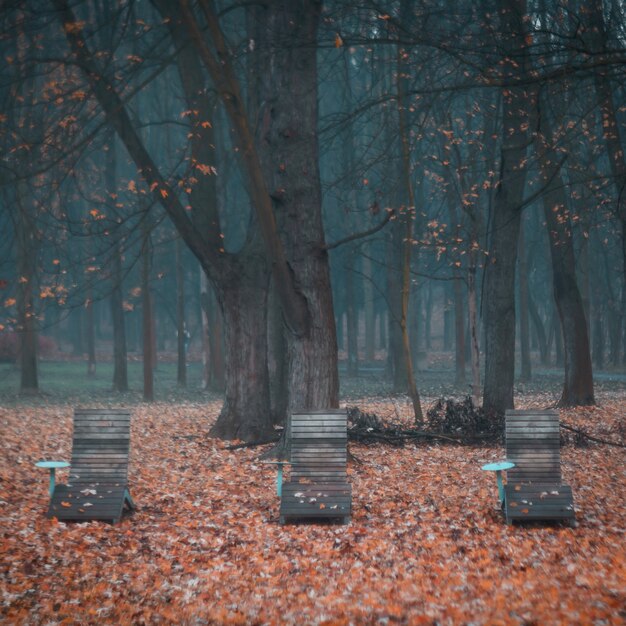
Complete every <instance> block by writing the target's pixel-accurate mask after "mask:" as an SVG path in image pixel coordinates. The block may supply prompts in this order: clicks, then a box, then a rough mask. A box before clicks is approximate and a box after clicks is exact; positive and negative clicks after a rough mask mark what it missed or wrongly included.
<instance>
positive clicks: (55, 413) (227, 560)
mask: <svg viewBox="0 0 626 626" xmlns="http://www.w3.org/2000/svg"><path fill="white" fill-rule="evenodd" d="M360 386H361V385H360V384H357V383H354V389H353V391H354V395H353V396H352V397H350V398H348V399H347V402H345V404H349V405H355V404H356V405H358V406H359V407H360V408H361V409H362V410H364V411H370V412H375V413H377V414H378V415H380V416H382V417H384V418H385V419H387V420H389V421H393V422H396V423H397V422H404V423H408V422H409V421H410V418H409V414H408V411H409V406H408V404H407V403H406V401H405V400H403V399H398V398H395V399H394V398H390V397H386V396H380V397H377V398H376V397H371V396H370V397H361V398H359V397H358V396H357V392H358V391H359V388H360ZM552 395H553V393H552V392H550V393H546V392H541V393H540V392H538V391H534V392H533V391H532V390H530V391H527V392H526V394H525V395H523V396H520V395H519V394H518V397H517V400H516V401H517V405H518V407H520V408H524V407H536V406H542V407H543V406H546V405H547V404H549V403H550V402H551V401H552V399H553V398H552ZM436 397H437V396H436V395H432V396H426V397H424V405H425V407H427V406H429V405H430V404H431V403H432V402H433V401H434V400H435V399H436ZM597 399H598V406H596V407H592V408H584V409H582V408H581V409H575V410H567V411H561V419H562V421H563V422H566V423H567V424H569V425H571V426H575V427H577V428H584V429H586V431H587V432H588V433H589V434H591V435H594V436H596V437H599V438H603V439H610V440H613V441H617V442H621V443H622V444H624V443H625V442H626V389H625V388H624V386H623V385H616V386H612V387H611V388H610V389H600V390H599V391H598V398H597ZM72 401H74V400H73V399H68V400H67V401H60V399H59V398H50V397H48V398H44V399H39V400H37V401H29V402H28V403H17V402H16V403H10V406H8V405H7V404H6V403H5V404H4V407H3V408H0V432H1V433H2V439H3V445H2V449H1V451H0V460H1V464H0V623H7V624H46V625H53V624H77V625H78V624H80V625H84V624H190V625H191V624H298V625H304V624H328V625H330V624H335V625H341V624H355V625H358V624H394V623H398V624H469V623H472V624H542V625H543V624H564V623H565V624H624V623H626V609H625V607H626V553H625V552H626V548H625V542H624V536H625V532H624V531H625V530H626V529H625V525H626V524H625V518H624V513H625V511H626V507H625V504H626V477H625V474H624V467H625V465H624V461H625V454H624V453H625V450H624V448H623V447H622V448H620V447H616V446H609V445H604V444H598V443H593V442H591V443H589V444H588V445H587V446H586V447H577V446H575V445H574V443H573V441H572V440H571V439H570V441H569V442H567V443H565V444H564V445H563V447H562V467H563V479H564V482H566V483H568V484H570V485H571V486H572V489H573V492H574V498H575V506H576V517H577V522H578V525H577V526H576V527H574V528H571V527H569V526H563V525H559V524H549V523H547V524H543V523H535V524H529V525H517V524H516V525H514V526H507V525H506V524H505V522H504V520H503V517H502V514H501V512H500V510H499V507H498V501H497V490H496V485H495V480H494V477H493V475H492V474H491V473H487V472H482V471H481V470H480V467H481V465H482V464H483V463H485V462H488V461H493V460H497V459H501V458H502V457H503V455H504V451H503V449H502V447H501V446H496V445H494V446H461V445H441V444H433V443H432V442H429V443H418V444H412V443H411V444H407V445H405V446H404V447H399V448H394V447H389V446H382V445H371V446H365V445H357V444H353V443H351V444H350V452H351V454H352V456H353V460H352V461H351V463H350V465H349V479H350V482H351V483H352V490H353V518H352V522H351V523H350V524H349V525H345V526H342V525H338V524H332V523H328V524H323V523H322V524H320V523H317V524H289V525H285V526H281V525H280V524H279V523H278V506H279V499H278V497H277V496H276V492H275V482H274V481H275V471H274V470H273V467H272V466H270V465H266V464H263V463H261V462H260V461H259V455H260V454H261V453H262V452H263V451H265V450H267V446H265V447H258V448H243V449H237V450H228V449H227V448H226V446H227V443H225V442H222V441H220V440H216V439H211V438H209V437H207V434H206V433H207V430H208V427H209V426H210V424H211V423H212V421H213V420H214V419H215V418H216V416H217V414H218V411H219V409H220V401H218V400H210V399H204V400H202V401H197V402H196V401H194V402H189V401H187V402H182V401H181V402H159V403H156V404H140V403H133V404H134V406H133V421H132V446H131V458H130V475H129V480H130V489H131V493H132V496H133V498H134V500H135V502H136V504H137V510H136V511H135V512H134V514H132V515H130V516H128V517H125V518H124V519H123V520H122V521H121V522H120V523H119V524H117V525H115V526H111V525H109V524H103V523H98V522H90V523H83V524H65V523H59V522H57V521H56V520H49V519H46V517H45V512H46V509H47V505H48V489H47V488H48V479H47V475H46V472H45V470H40V469H38V468H36V467H35V465H34V463H35V462H36V461H38V460H40V459H42V458H48V459H69V456H70V451H71V432H72ZM83 404H85V402H84V398H83ZM104 404H107V402H105V401H104V396H102V397H99V398H98V399H97V400H96V401H95V402H94V404H92V406H93V405H96V406H97V405H104ZM65 477H66V474H64V473H63V472H60V479H61V481H63V480H64V478H65Z"/></svg>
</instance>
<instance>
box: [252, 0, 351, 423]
mask: <svg viewBox="0 0 626 626" xmlns="http://www.w3.org/2000/svg"><path fill="white" fill-rule="evenodd" d="M319 13H320V3H319V2H317V1H315V0H297V1H295V0H292V1H288V0H280V1H277V2H275V3H271V4H270V5H269V7H268V8H267V10H265V11H263V12H262V15H261V20H262V26H263V28H262V30H261V33H260V41H259V47H260V48H264V47H267V49H268V51H269V52H268V54H267V56H266V57H265V59H264V60H265V62H266V63H267V65H266V67H265V71H264V73H263V78H264V80H263V81H262V85H261V92H262V101H263V102H264V106H263V107H261V109H260V111H259V117H260V119H259V120H258V123H257V129H258V130H257V150H258V155H259V158H260V163H261V166H262V171H263V174H264V180H265V181H267V188H268V189H269V190H270V191H269V196H268V197H271V199H272V201H273V210H274V212H275V215H276V222H277V225H278V231H277V232H280V245H281V247H282V249H283V250H284V255H285V260H286V265H287V266H288V268H289V281H290V287H289V290H290V292H291V293H287V292H286V291H285V290H284V287H285V286H284V285H283V286H281V285H280V281H281V280H284V278H283V277H280V276H275V277H274V278H275V281H276V283H275V284H276V286H277V291H278V294H279V296H280V301H281V306H282V309H283V317H284V319H285V321H286V325H287V329H288V333H287V350H288V355H289V369H288V377H289V406H288V410H289V411H294V410H298V409H304V408H313V409H315V408H324V407H336V406H338V403H339V377H338V370H337V343H336V331H335V318H334V312H333V304H332V292H331V288H330V271H329V264H328V253H327V252H326V250H325V242H324V230H323V225H322V219H321V187H320V178H319V169H318V167H319V158H318V146H317V90H316V85H317V58H316V42H317V26H318V20H319ZM260 192H261V190H260V189H259V191H258V193H260ZM265 193H267V192H265ZM260 201H261V198H259V197H257V193H255V194H254V202H255V203H259V202H260ZM285 299H287V302H286V301H285Z"/></svg>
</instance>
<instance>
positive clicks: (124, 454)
mask: <svg viewBox="0 0 626 626" xmlns="http://www.w3.org/2000/svg"><path fill="white" fill-rule="evenodd" d="M129 447H130V413H129V411H126V410H123V409H77V410H75V411H74V438H73V441H72V460H71V467H70V475H69V480H68V483H67V484H66V485H56V486H55V488H54V492H53V493H52V496H51V498H50V506H49V508H48V517H56V518H57V519H59V520H67V521H69V520H74V521H80V520H82V521H87V520H104V521H110V522H111V523H115V522H117V521H119V520H120V518H121V517H122V512H123V510H124V505H126V506H127V507H128V508H129V509H131V510H132V509H134V508H135V505H134V503H133V500H132V498H131V497H130V493H129V491H128V478H127V474H128V451H129Z"/></svg>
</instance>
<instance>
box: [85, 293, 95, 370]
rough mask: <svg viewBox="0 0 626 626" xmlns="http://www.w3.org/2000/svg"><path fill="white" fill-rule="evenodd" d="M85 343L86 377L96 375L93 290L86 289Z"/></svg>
mask: <svg viewBox="0 0 626 626" xmlns="http://www.w3.org/2000/svg"><path fill="white" fill-rule="evenodd" d="M85 341H86V343H87V376H90V377H93V376H95V375H96V324H95V319H94V310H93V288H92V287H91V286H89V287H88V289H87V301H86V303H85Z"/></svg>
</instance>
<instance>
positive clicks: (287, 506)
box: [280, 410, 352, 523]
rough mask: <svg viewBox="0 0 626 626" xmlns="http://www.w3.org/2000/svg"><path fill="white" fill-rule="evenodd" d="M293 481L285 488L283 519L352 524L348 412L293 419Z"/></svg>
mask: <svg viewBox="0 0 626 626" xmlns="http://www.w3.org/2000/svg"><path fill="white" fill-rule="evenodd" d="M288 435H289V437H290V444H291V480H290V482H288V483H285V484H284V485H283V487H282V495H281V503H280V519H281V523H284V522H285V521H286V519H287V518H329V517H330V518H333V517H339V518H342V520H343V521H344V522H347V521H349V518H350V514H351V507H352V505H351V502H352V488H351V486H350V485H349V484H348V482H347V476H346V457H347V450H346V446H347V442H348V435H347V416H346V411H345V410H329V411H308V412H306V413H294V414H292V415H291V417H290V423H289V433H288Z"/></svg>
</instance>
